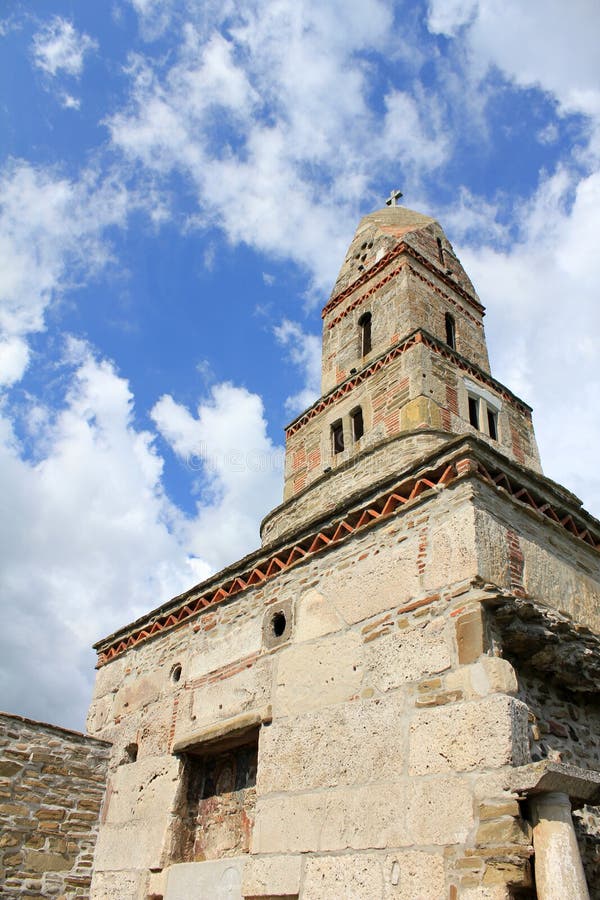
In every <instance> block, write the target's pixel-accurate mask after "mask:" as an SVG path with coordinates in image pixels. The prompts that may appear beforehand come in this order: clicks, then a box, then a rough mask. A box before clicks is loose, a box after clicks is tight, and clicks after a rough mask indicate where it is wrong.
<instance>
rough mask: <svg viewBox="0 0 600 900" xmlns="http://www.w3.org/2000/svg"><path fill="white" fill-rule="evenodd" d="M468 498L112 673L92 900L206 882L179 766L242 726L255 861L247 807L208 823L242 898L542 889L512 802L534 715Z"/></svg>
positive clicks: (284, 580) (178, 635)
mask: <svg viewBox="0 0 600 900" xmlns="http://www.w3.org/2000/svg"><path fill="white" fill-rule="evenodd" d="M470 496H471V489H470V487H469V486H468V485H463V486H462V487H460V488H459V489H456V490H448V491H447V492H442V494H440V495H439V496H438V497H437V498H436V499H435V501H432V502H430V503H429V505H428V506H427V508H424V507H421V506H420V504H419V503H416V504H414V505H413V508H412V509H411V510H406V512H405V513H403V514H402V515H400V516H398V517H397V518H396V519H395V520H394V521H392V522H389V523H388V524H387V525H385V526H384V527H379V528H374V529H371V530H370V531H368V532H367V533H365V534H364V535H362V536H360V537H359V536H357V537H356V538H353V539H351V540H349V541H347V542H345V543H344V544H341V545H340V546H338V547H335V548H332V550H331V551H330V552H328V553H327V555H326V556H324V557H321V558H320V559H319V558H315V559H312V560H307V561H306V562H305V563H302V564H300V565H298V566H297V567H295V568H293V569H291V570H290V571H289V572H286V573H282V574H281V575H280V576H278V577H277V578H274V579H273V580H272V581H271V582H270V583H268V584H265V585H260V584H257V585H256V586H254V587H253V588H252V589H251V590H249V591H247V592H246V593H245V594H244V596H243V598H242V597H241V598H239V599H238V600H233V601H232V602H230V603H224V604H222V605H221V606H218V607H216V608H214V609H212V610H210V609H207V610H206V612H204V613H202V614H201V615H199V616H197V617H196V618H195V619H192V620H191V622H189V623H188V625H187V626H185V627H181V628H178V629H174V630H173V631H171V632H166V633H165V634H163V635H160V636H157V637H156V638H155V639H154V640H149V641H147V642H146V643H144V644H141V645H140V646H139V647H137V648H135V649H134V650H131V651H130V652H126V653H124V654H122V655H121V656H119V657H117V658H115V659H114V660H113V661H112V662H110V663H108V664H107V665H105V666H103V667H102V668H101V669H100V671H99V673H98V682H97V689H96V695H95V700H94V703H93V705H92V708H91V711H90V719H89V728H90V730H92V731H93V732H94V733H96V734H98V735H100V736H103V737H105V738H107V739H109V740H113V741H114V752H113V757H112V760H111V774H110V782H109V789H108V797H109V799H108V803H107V809H106V821H105V824H104V825H103V828H102V831H101V834H100V838H99V842H98V850H97V854H96V871H95V879H94V891H93V894H92V896H93V897H94V898H95V900H117V898H118V900H125V898H129V897H131V898H133V897H138V896H144V897H145V896H147V895H148V896H150V895H154V896H156V897H159V896H160V897H164V898H165V900H171V897H180V896H182V894H181V890H183V889H181V888H180V887H177V885H179V884H180V882H181V880H182V879H184V880H185V879H188V878H189V879H191V880H190V881H189V882H187V881H186V883H189V884H192V883H193V884H200V883H202V880H203V878H204V876H203V874H202V873H203V872H204V873H206V872H207V871H209V870H210V871H211V872H212V869H210V866H212V865H213V862H212V861H211V860H210V859H209V857H210V856H211V855H212V850H209V852H207V850H206V848H204V849H201V846H200V844H196V849H197V850H199V849H200V850H201V853H200V857H198V856H197V855H196V857H195V858H196V859H199V858H202V856H204V857H205V858H206V859H207V862H206V863H205V862H200V861H198V862H195V863H192V862H190V861H189V860H191V859H192V858H194V857H193V856H190V855H189V854H187V855H186V854H185V853H182V852H181V848H180V847H179V846H178V841H177V835H178V833H179V832H180V822H178V817H180V816H181V795H182V779H184V777H185V766H186V764H187V763H189V754H191V755H192V757H202V755H203V754H204V755H206V752H207V751H204V750H203V744H204V743H205V742H208V743H207V746H209V747H212V746H214V741H215V740H216V736H218V738H219V740H220V741H223V740H226V739H228V738H227V735H228V733H229V731H230V732H231V734H234V735H235V734H237V733H239V730H240V728H241V727H242V725H243V723H248V722H251V723H254V725H253V727H254V728H255V729H256V727H257V723H258V727H259V728H260V730H259V736H258V766H257V776H256V788H255V797H256V805H255V806H254V795H253V797H252V808H251V809H250V808H248V807H246V811H247V814H248V818H249V820H250V821H249V824H250V827H251V835H250V844H249V846H247V847H246V849H247V850H249V852H248V853H246V854H245V855H244V856H240V855H238V856H229V854H230V853H236V852H237V853H238V854H239V853H240V848H241V849H242V850H243V848H244V842H243V841H240V840H239V837H240V833H242V832H243V828H244V827H245V824H244V825H243V827H242V828H241V831H240V827H238V824H236V822H238V821H240V822H241V821H243V819H242V818H240V817H238V819H237V820H236V822H234V819H235V816H238V812H239V813H241V811H242V810H241V808H240V807H239V806H238V807H236V809H235V813H234V815H233V816H230V815H229V813H227V812H226V813H225V814H224V804H225V801H222V800H221V799H218V800H215V802H214V803H213V800H212V795H211V803H210V809H209V811H208V816H209V819H210V817H213V816H215V815H217V816H218V818H219V822H218V825H219V835H218V839H219V841H220V842H222V843H221V846H220V849H219V855H220V857H221V860H225V859H227V860H228V863H229V861H230V862H231V866H230V867H229V868H227V869H226V870H225V872H226V873H227V872H231V871H232V867H233V868H235V870H236V871H238V872H240V873H241V875H240V877H241V889H240V891H241V892H240V894H239V895H238V896H245V897H262V896H269V897H272V896H280V895H281V896H294V894H296V895H299V896H301V897H302V898H303V900H309V898H315V900H317V898H319V900H320V898H321V897H323V896H339V897H343V896H352V895H353V894H352V892H354V895H357V896H361V898H363V900H367V898H373V900H380V898H381V897H388V896H389V897H395V898H398V900H417V898H418V900H439V898H441V897H447V896H451V894H449V893H448V892H449V891H450V890H451V888H452V887H454V888H455V889H456V890H458V889H459V888H460V890H461V893H460V897H461V898H462V897H463V896H467V893H465V891H468V890H471V889H473V890H474V891H477V890H482V889H483V888H485V892H487V893H486V894H485V895H486V896H489V897H494V898H506V897H508V893H507V892H508V887H507V884H509V883H510V884H513V883H514V884H519V885H521V886H524V885H525V886H526V885H527V883H528V881H527V879H528V858H529V855H530V853H531V848H530V834H529V831H528V826H527V823H526V822H525V821H524V820H523V819H522V817H521V814H520V808H519V805H518V803H517V802H516V799H515V796H514V795H513V794H512V793H511V791H510V789H509V788H508V784H509V777H508V772H509V771H510V770H511V769H512V767H514V766H515V765H520V764H522V763H526V762H527V761H528V759H529V749H528V742H527V710H526V707H525V705H524V704H523V703H522V702H520V701H519V700H518V699H517V698H516V697H515V696H514V695H515V692H516V688H517V684H516V679H515V677H514V673H513V670H512V667H511V666H510V664H509V663H508V662H506V661H505V660H502V659H498V658H496V657H494V656H493V655H492V649H491V646H490V644H489V641H488V640H487V637H486V625H485V622H484V619H483V618H482V615H481V609H480V602H481V599H482V596H484V595H482V592H481V591H480V590H479V589H478V588H477V587H474V586H473V585H474V583H475V584H476V582H477V571H478V561H477V558H476V543H475V534H474V513H473V509H472V506H471V503H470ZM282 613H283V614H284V615H285V617H286V625H285V629H284V630H283V632H282V633H281V635H280V637H279V638H278V637H277V635H276V634H274V632H273V628H272V625H273V619H274V616H276V615H278V614H279V615H280V614H282ZM176 673H177V678H174V675H175V674H176ZM261 723H262V724H261ZM228 730H229V731H228ZM132 747H135V753H134V754H132V752H131V748H132ZM177 748H186V749H185V750H181V749H180V750H177ZM220 753H221V751H220V750H217V751H213V750H211V751H210V753H209V754H208V758H209V759H217V758H218V757H219V754H220ZM211 754H212V755H211ZM132 755H134V756H135V758H132ZM225 755H227V754H225ZM186 761H187V762H186ZM211 765H212V763H211ZM252 790H253V791H254V786H252ZM235 799H236V798H233V797H231V798H227V801H226V802H227V804H229V806H228V809H229V810H231V809H232V808H233V807H232V806H231V802H233V801H234V800H235ZM239 799H240V801H242V802H243V800H244V798H242V797H240V798H239ZM200 814H201V815H202V813H200ZM227 818H229V822H230V823H231V825H233V826H234V827H233V828H232V829H229V826H228V823H227ZM197 824H198V823H197ZM196 827H197V825H196ZM225 831H227V834H225ZM197 835H198V831H196V836H197ZM192 865H194V866H198V867H200V868H198V869H197V870H193V869H190V868H189V866H192ZM182 866H183V868H182ZM204 866H205V867H208V868H202V867H204ZM194 871H196V872H197V874H196V875H194ZM482 886H483V887H482ZM178 892H179V893H178ZM457 896H458V895H457ZM473 896H484V894H481V893H479V894H478V893H474V894H473Z"/></svg>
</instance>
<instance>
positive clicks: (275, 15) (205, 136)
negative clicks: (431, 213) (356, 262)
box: [108, 0, 448, 292]
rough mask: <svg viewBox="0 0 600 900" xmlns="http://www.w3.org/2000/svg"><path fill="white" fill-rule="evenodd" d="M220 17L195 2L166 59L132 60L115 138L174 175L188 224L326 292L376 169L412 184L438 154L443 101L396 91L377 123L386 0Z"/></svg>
mask: <svg viewBox="0 0 600 900" xmlns="http://www.w3.org/2000/svg"><path fill="white" fill-rule="evenodd" d="M135 2H138V0H135ZM143 5H145V4H143ZM150 5H151V4H150ZM220 23H221V19H220V15H219V14H217V13H214V14H213V18H210V14H209V13H207V11H206V10H204V12H203V14H200V13H199V12H198V11H197V7H195V15H194V17H193V24H192V23H191V22H188V23H187V24H186V26H185V27H184V28H183V29H182V36H183V40H182V42H181V46H180V50H179V55H178V57H177V58H176V59H175V61H174V62H173V63H172V64H171V63H170V64H169V65H168V66H167V67H166V68H165V69H164V70H163V69H161V68H160V66H158V65H156V63H155V61H153V60H150V59H149V58H143V57H140V56H138V57H136V58H134V59H132V60H131V65H130V69H129V72H130V76H131V83H132V91H131V100H130V103H129V105H128V106H127V107H126V108H125V109H123V110H122V111H121V112H120V113H118V114H116V115H114V116H112V118H111V119H110V120H109V122H108V124H109V127H110V131H111V137H112V141H113V144H114V146H115V147H117V148H118V149H119V150H120V151H121V152H122V153H123V154H124V155H125V156H126V157H127V158H128V159H133V160H136V161H139V162H141V163H142V164H143V165H144V166H145V167H147V168H148V169H149V170H151V171H153V172H155V173H158V174H160V175H163V176H164V175H168V174H169V173H171V172H173V171H180V172H184V173H185V174H186V175H187V176H188V177H189V178H190V179H191V181H192V183H193V185H194V190H195V193H196V197H197V202H198V207H199V213H198V216H197V217H196V221H197V223H198V224H206V223H210V224H213V225H214V224H217V225H218V226H219V227H220V228H221V229H222V230H223V231H224V232H225V234H226V236H227V237H228V239H229V240H230V241H232V242H234V243H246V244H248V245H250V246H251V247H253V248H255V249H256V250H258V251H260V252H265V253H267V254H269V255H270V256H272V257H276V258H285V259H291V260H293V261H294V262H296V263H297V264H298V265H299V266H301V267H302V268H303V269H305V270H306V271H307V272H308V273H309V275H310V276H311V277H312V279H313V286H314V289H315V292H316V291H323V290H325V289H326V288H327V287H329V286H330V285H331V282H332V280H333V278H334V277H335V273H336V269H337V266H338V265H339V262H340V260H341V259H342V257H343V253H344V250H345V246H346V243H347V240H348V238H349V230H350V229H351V228H352V224H353V222H354V220H355V218H356V212H357V209H358V204H359V203H360V202H361V201H364V199H365V197H366V196H368V195H369V191H370V190H371V185H372V182H373V179H374V177H376V176H378V175H379V174H380V172H381V170H383V169H384V168H385V167H389V166H394V167H397V166H398V158H399V156H401V159H402V166H403V168H404V169H405V171H406V172H407V173H408V174H409V175H410V179H411V182H412V183H413V184H415V185H416V184H417V182H418V180H419V178H420V177H421V175H422V173H423V172H424V171H425V170H426V169H431V167H432V166H437V165H440V164H441V162H442V161H443V160H444V159H445V158H447V153H448V141H447V138H446V137H445V130H444V113H443V108H441V107H438V106H437V104H436V103H435V102H433V101H431V100H428V99H427V97H426V96H425V95H424V94H422V95H421V94H419V95H418V97H417V99H416V100H415V98H413V97H409V96H408V95H406V94H404V93H402V92H401V91H395V90H393V89H392V90H390V91H389V93H388V96H387V98H386V101H385V102H386V104H387V116H386V119H385V122H384V125H383V128H382V127H381V122H380V121H379V118H378V116H377V115H376V114H375V113H374V112H373V110H372V109H371V106H370V90H371V81H370V77H369V76H370V68H369V67H370V64H371V63H370V62H369V61H368V59H367V57H368V55H369V54H372V53H377V52H379V53H390V54H398V55H401V48H402V41H401V39H400V38H399V36H398V35H397V34H394V35H393V34H392V24H393V10H392V7H391V5H390V4H389V3H386V2H383V0H367V2H366V3H365V2H362V3H357V2H355V0H352V2H347V0H345V2H341V0H336V2H334V3H328V4H327V5H326V6H323V4H321V3H316V2H313V0H306V2H303V3H291V2H280V0H277V2H275V0H270V2H267V3H264V2H261V3H256V2H253V3H248V4H244V6H243V8H241V7H239V6H238V7H237V8H235V9H232V10H231V14H230V16H229V17H228V20H227V30H226V31H225V30H224V29H222V30H219V26H220ZM366 146H368V147H369V153H368V154H365V147H366ZM308 222H310V227H306V225H307V223H308ZM325 248H327V252H325Z"/></svg>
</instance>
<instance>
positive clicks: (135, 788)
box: [104, 756, 180, 826]
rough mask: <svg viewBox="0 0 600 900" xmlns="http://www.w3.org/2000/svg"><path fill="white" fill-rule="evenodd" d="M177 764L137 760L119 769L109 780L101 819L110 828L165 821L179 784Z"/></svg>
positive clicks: (165, 759) (162, 759)
mask: <svg viewBox="0 0 600 900" xmlns="http://www.w3.org/2000/svg"><path fill="white" fill-rule="evenodd" d="M179 769H180V762H179V760H178V759H177V758H175V757H174V756H163V757H160V758H158V759H157V758H149V759H144V760H139V761H138V762H135V763H130V764H129V765H123V766H119V767H118V769H117V770H116V771H115V772H114V773H113V775H112V776H111V782H110V784H111V791H110V795H109V798H108V800H107V802H106V805H105V810H104V815H105V818H106V822H107V824H109V825H119V824H125V823H127V822H130V823H132V826H133V825H134V823H140V822H142V823H143V822H145V821H146V820H150V819H153V818H156V817H159V818H161V819H164V820H165V821H166V819H167V815H168V812H169V811H170V810H171V808H172V806H173V802H174V800H175V795H176V793H177V788H178V784H179V778H180V775H179Z"/></svg>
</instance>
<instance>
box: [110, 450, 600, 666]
mask: <svg viewBox="0 0 600 900" xmlns="http://www.w3.org/2000/svg"><path fill="white" fill-rule="evenodd" d="M469 479H477V480H479V481H480V482H482V483H484V484H487V485H488V486H489V487H490V488H492V489H493V490H497V491H498V492H499V493H501V494H503V495H504V496H506V497H508V498H510V499H511V501H512V502H514V503H517V504H518V505H519V506H520V508H522V509H524V510H528V511H529V513H530V514H531V515H534V516H536V517H538V518H539V520H540V521H546V522H548V524H549V525H550V527H555V528H558V529H560V530H561V531H562V532H563V533H565V532H566V533H567V534H569V535H570V536H571V538H572V539H573V538H574V539H576V540H579V541H581V542H583V543H585V544H587V545H588V547H589V548H590V549H591V550H592V551H595V552H598V551H600V522H598V521H597V520H596V519H594V518H593V517H592V516H590V515H589V513H586V512H585V511H584V510H583V509H581V508H580V506H581V503H580V501H579V500H578V498H577V497H575V496H574V495H573V494H571V493H570V492H569V491H567V490H565V489H564V488H561V487H560V486H559V485H556V484H554V482H552V481H550V480H549V479H547V478H544V476H541V475H537V474H536V473H535V472H532V471H531V470H528V469H526V468H525V467H524V466H520V465H518V464H516V463H512V462H511V461H510V460H508V459H507V458H506V457H505V456H503V455H502V454H501V453H498V452H496V451H495V450H494V449H492V448H491V447H489V446H488V445H487V444H486V443H485V442H484V441H481V440H479V439H478V438H476V437H475V436H473V435H470V436H468V437H461V438H457V439H456V441H455V442H454V443H452V444H451V445H446V446H445V447H444V448H443V449H442V450H438V451H436V452H434V453H432V454H431V455H430V456H429V457H428V458H427V459H425V460H423V461H422V463H421V465H420V466H418V467H416V466H415V467H412V468H411V469H410V470H408V471H406V472H404V473H403V474H402V475H399V476H397V477H396V480H395V483H393V482H392V481H391V479H390V480H388V481H387V487H386V488H384V487H383V486H381V487H380V490H379V492H378V493H376V492H375V491H374V489H373V488H371V490H366V491H365V493H364V495H363V497H362V498H361V500H360V503H358V502H357V503H356V505H354V506H352V507H349V505H348V503H347V501H342V502H341V503H340V505H339V506H338V507H337V508H336V509H335V510H332V511H331V514H330V516H328V521H327V522H326V523H323V524H322V526H321V528H320V530H319V526H318V525H317V524H316V523H315V524H314V525H313V526H312V527H314V530H310V531H309V530H308V528H307V529H306V530H305V529H303V530H302V531H301V532H299V533H297V534H296V535H294V537H293V538H292V537H290V538H287V539H284V540H281V541H276V542H274V543H273V544H271V545H267V546H266V547H263V548H262V549H260V550H257V551H255V552H254V553H251V554H249V555H248V556H246V557H245V558H244V559H243V560H239V561H238V562H236V563H233V564H232V565H231V566H228V567H227V568H226V569H224V570H223V571H222V572H219V573H217V574H216V575H214V576H213V577H212V578H209V579H208V580H207V581H205V582H203V583H201V584H198V585H195V586H194V587H192V588H190V590H189V591H186V592H185V593H184V594H180V595H179V596H178V597H174V598H173V599H172V600H170V601H169V602H168V603H165V604H163V605H162V606H160V607H158V608H157V609H154V610H152V611H151V612H149V613H148V614H147V615H145V616H143V617H142V618H140V619H138V620H137V621H136V622H133V623H132V624H131V625H128V626H126V627H124V628H122V629H120V631H118V632H115V633H114V634H112V635H110V636H109V637H107V638H104V639H103V640H101V641H98V643H96V644H94V648H95V649H96V650H97V651H98V665H103V664H104V663H106V662H108V661H109V660H111V659H113V658H114V657H115V656H118V655H119V654H120V653H123V652H125V651H126V650H128V649H130V648H131V647H133V646H135V645H136V644H140V643H142V642H144V641H146V640H149V639H151V638H152V637H154V636H155V635H156V634H159V633H161V632H163V631H166V630H169V629H171V628H176V627H178V626H179V625H181V624H182V623H184V622H185V621H189V620H190V619H191V618H193V617H194V616H196V615H197V614H198V613H201V612H202V611H203V610H204V609H206V608H208V607H212V606H214V605H216V604H218V603H222V602H225V601H227V600H230V599H231V598H232V597H234V596H236V595H238V594H241V593H243V592H244V591H246V590H247V589H250V588H252V587H254V586H255V585H261V584H263V583H264V582H268V581H269V580H270V579H271V578H273V577H276V576H278V575H279V574H280V573H281V572H283V571H285V570H287V569H289V568H291V567H292V566H296V565H301V564H302V563H303V562H304V561H305V560H308V559H311V558H312V557H313V556H315V555H317V554H321V553H325V552H327V551H328V549H330V548H334V547H336V546H337V545H338V544H339V543H341V542H343V541H345V540H348V539H349V538H350V537H352V535H354V534H356V533H360V532H362V531H363V530H364V529H367V528H371V527H374V526H377V524H378V523H379V522H381V521H385V520H387V519H388V518H389V517H390V516H394V515H396V514H397V513H398V512H399V511H400V510H403V509H409V508H410V507H411V506H412V505H414V504H417V503H422V502H423V501H424V500H425V499H426V498H427V497H431V496H435V494H436V493H437V492H439V491H441V490H443V489H445V488H447V487H449V486H450V485H452V484H455V483H456V484H458V483H460V482H461V481H463V480H469ZM309 527H310V526H309Z"/></svg>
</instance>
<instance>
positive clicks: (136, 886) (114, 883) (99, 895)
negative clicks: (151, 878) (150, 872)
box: [90, 869, 147, 900]
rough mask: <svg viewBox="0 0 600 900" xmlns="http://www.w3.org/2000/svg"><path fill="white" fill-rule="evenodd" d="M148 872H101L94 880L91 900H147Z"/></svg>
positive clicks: (96, 872)
mask: <svg viewBox="0 0 600 900" xmlns="http://www.w3.org/2000/svg"><path fill="white" fill-rule="evenodd" d="M146 879H147V873H146V872H125V871H121V872H101V871H98V869H96V870H95V871H94V877H93V879H92V887H91V891H90V900H146V896H147V894H146V890H145V885H146Z"/></svg>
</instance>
